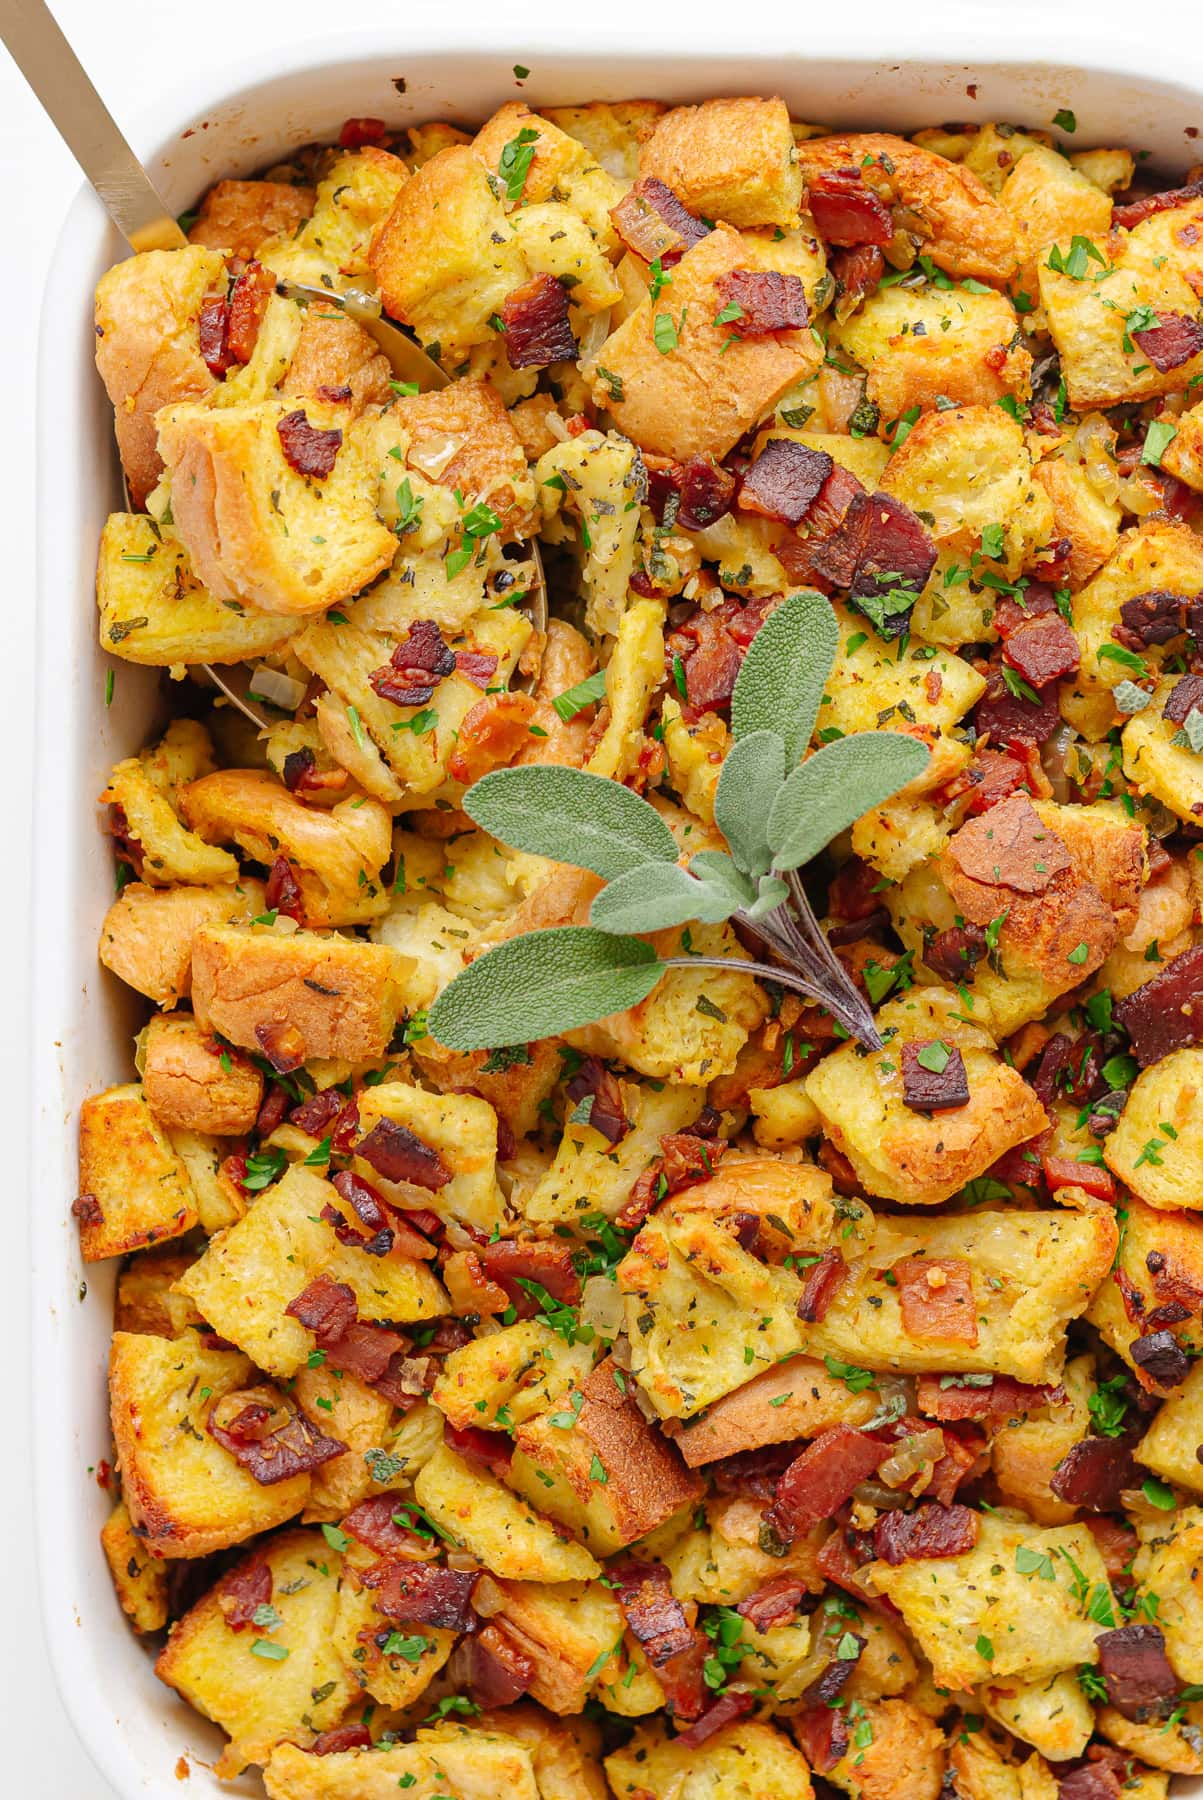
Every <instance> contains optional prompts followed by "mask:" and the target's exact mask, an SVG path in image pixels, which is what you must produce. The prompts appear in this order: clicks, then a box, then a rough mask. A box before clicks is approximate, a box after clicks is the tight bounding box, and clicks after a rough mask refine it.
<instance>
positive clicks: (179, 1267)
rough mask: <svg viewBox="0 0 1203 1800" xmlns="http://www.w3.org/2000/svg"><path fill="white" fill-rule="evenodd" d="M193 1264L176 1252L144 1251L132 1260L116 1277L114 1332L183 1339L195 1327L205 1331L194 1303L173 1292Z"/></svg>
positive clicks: (168, 1250) (184, 1254) (169, 1250)
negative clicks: (130, 1332) (174, 1285)
mask: <svg viewBox="0 0 1203 1800" xmlns="http://www.w3.org/2000/svg"><path fill="white" fill-rule="evenodd" d="M193 1261H195V1258H194V1257H192V1256H189V1255H187V1254H186V1253H184V1252H181V1251H179V1250H176V1249H167V1250H144V1251H142V1253H141V1254H140V1255H138V1256H135V1257H132V1258H131V1260H130V1261H129V1262H128V1263H127V1264H126V1266H125V1268H124V1269H122V1271H121V1273H120V1275H118V1277H117V1299H116V1302H115V1305H114V1309H113V1327H114V1329H115V1330H116V1331H134V1332H144V1333H146V1334H148V1335H149V1336H150V1337H165V1338H175V1337H182V1336H183V1334H184V1332H185V1331H187V1329H188V1328H189V1326H193V1325H194V1326H196V1327H197V1328H198V1329H200V1330H203V1329H204V1320H203V1319H202V1318H201V1316H200V1314H199V1313H198V1312H197V1310H196V1308H195V1307H194V1306H193V1304H192V1302H191V1300H189V1299H188V1298H187V1296H186V1295H184V1294H177V1293H175V1292H173V1284H174V1283H175V1282H177V1281H178V1280H179V1278H180V1276H181V1275H182V1274H183V1273H184V1271H185V1269H187V1268H188V1267H189V1265H190V1264H191V1263H192V1262H193Z"/></svg>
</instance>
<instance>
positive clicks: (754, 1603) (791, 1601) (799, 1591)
mask: <svg viewBox="0 0 1203 1800" xmlns="http://www.w3.org/2000/svg"><path fill="white" fill-rule="evenodd" d="M806 1594H807V1587H806V1583H805V1582H804V1581H802V1580H800V1579H799V1577H798V1576H797V1575H774V1577H773V1579H772V1580H771V1581H766V1582H765V1584H764V1586H763V1587H758V1588H757V1590H756V1592H755V1593H754V1594H749V1595H748V1597H747V1599H746V1600H740V1601H739V1602H738V1603H737V1605H736V1608H735V1610H736V1612H737V1613H740V1614H742V1616H743V1617H744V1618H745V1619H746V1620H747V1621H748V1624H749V1625H750V1626H751V1627H752V1629H753V1631H771V1630H772V1628H773V1626H774V1625H780V1624H782V1623H783V1622H784V1621H785V1620H786V1619H791V1618H792V1617H793V1615H794V1614H795V1613H796V1612H797V1610H798V1608H799V1607H800V1606H801V1604H802V1602H803V1600H804V1599H805V1598H806Z"/></svg>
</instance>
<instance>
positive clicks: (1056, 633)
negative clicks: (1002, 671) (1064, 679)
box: [1003, 613, 1082, 688]
mask: <svg viewBox="0 0 1203 1800" xmlns="http://www.w3.org/2000/svg"><path fill="white" fill-rule="evenodd" d="M1081 660H1082V653H1081V650H1080V649H1079V648H1078V640H1077V638H1076V637H1075V636H1074V634H1073V632H1072V631H1071V630H1070V629H1069V626H1068V625H1067V624H1066V623H1065V620H1064V619H1063V618H1062V617H1061V615H1060V613H1047V614H1045V616H1044V617H1043V618H1038V619H1031V620H1029V621H1028V623H1027V624H1025V625H1021V626H1020V627H1019V630H1018V631H1015V632H1012V634H1011V636H1010V637H1009V638H1008V639H1007V641H1006V643H1005V644H1004V646H1003V661H1004V662H1005V663H1009V664H1010V666H1011V667H1012V668H1013V669H1018V671H1019V673H1020V674H1021V675H1022V677H1023V679H1024V680H1025V681H1026V682H1028V683H1029V684H1030V685H1031V686H1032V687H1034V688H1043V687H1047V686H1048V684H1049V682H1050V681H1057V680H1059V679H1060V677H1061V676H1062V675H1072V674H1073V672H1074V670H1075V669H1076V668H1077V667H1078V665H1079V663H1080V662H1081Z"/></svg>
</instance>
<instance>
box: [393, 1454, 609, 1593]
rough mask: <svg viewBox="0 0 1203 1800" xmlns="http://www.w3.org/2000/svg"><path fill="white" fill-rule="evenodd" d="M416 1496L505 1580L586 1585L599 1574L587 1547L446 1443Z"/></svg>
mask: <svg viewBox="0 0 1203 1800" xmlns="http://www.w3.org/2000/svg"><path fill="white" fill-rule="evenodd" d="M414 1498H415V1499H416V1500H417V1502H418V1504H419V1506H421V1507H423V1508H425V1510H426V1511H427V1512H428V1513H429V1514H430V1517H431V1518H432V1519H433V1520H434V1521H435V1523H436V1524H437V1525H439V1526H441V1527H442V1529H443V1530H444V1531H446V1532H448V1533H449V1534H450V1535H451V1537H453V1538H454V1539H455V1541H456V1543H457V1544H459V1545H460V1546H461V1548H463V1549H465V1550H467V1551H469V1552H470V1554H471V1555H473V1556H475V1557H476V1558H477V1560H478V1561H479V1562H480V1565H481V1567H482V1568H485V1569H488V1570H489V1571H490V1572H491V1573H492V1574H494V1575H497V1576H500V1577H501V1578H502V1579H508V1580H511V1581H538V1582H556V1581H588V1580H589V1579H590V1578H591V1577H592V1576H594V1575H596V1574H598V1573H599V1566H598V1564H597V1563H596V1562H595V1561H594V1559H593V1557H592V1556H591V1555H590V1554H589V1552H588V1550H586V1549H585V1548H584V1546H583V1545H581V1544H577V1543H573V1542H572V1541H571V1540H570V1539H568V1538H567V1537H566V1535H565V1534H564V1533H563V1531H562V1530H561V1529H560V1528H559V1527H556V1526H553V1525H551V1524H550V1523H549V1522H548V1521H547V1520H546V1519H544V1518H541V1517H540V1516H539V1514H538V1513H536V1512H534V1511H533V1510H532V1508H531V1507H530V1506H528V1505H527V1503H526V1501H525V1500H523V1499H521V1498H520V1497H519V1496H518V1495H517V1494H515V1493H513V1492H511V1490H510V1489H509V1488H507V1487H503V1485H502V1484H501V1482H499V1481H496V1480H495V1479H494V1478H493V1477H492V1476H491V1475H489V1474H486V1473H485V1472H484V1471H483V1470H481V1469H479V1468H477V1467H476V1466H475V1465H473V1464H470V1463H467V1462H465V1461H464V1459H463V1458H462V1457H460V1456H457V1455H456V1454H455V1452H454V1450H450V1449H448V1448H447V1446H446V1445H442V1446H440V1448H439V1449H437V1450H436V1451H435V1453H434V1455H433V1456H432V1457H431V1458H430V1460H429V1461H428V1462H427V1463H425V1464H424V1465H423V1466H422V1468H421V1469H420V1470H419V1471H418V1476H417V1480H416V1481H415V1482H414Z"/></svg>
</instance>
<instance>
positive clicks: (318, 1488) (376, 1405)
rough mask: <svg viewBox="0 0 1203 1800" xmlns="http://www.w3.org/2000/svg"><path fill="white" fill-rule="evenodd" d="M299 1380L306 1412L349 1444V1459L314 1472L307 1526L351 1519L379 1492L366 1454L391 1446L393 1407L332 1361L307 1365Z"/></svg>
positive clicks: (339, 1458)
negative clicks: (350, 1515) (320, 1521)
mask: <svg viewBox="0 0 1203 1800" xmlns="http://www.w3.org/2000/svg"><path fill="white" fill-rule="evenodd" d="M294 1381H295V1386H294V1388H293V1392H294V1394H295V1395H296V1398H297V1402H298V1404H299V1405H300V1407H301V1409H302V1411H304V1412H305V1413H307V1414H308V1415H309V1417H310V1418H311V1419H319V1420H320V1421H321V1426H322V1430H323V1431H324V1432H325V1433H326V1435H327V1436H328V1437H333V1438H337V1439H338V1441H339V1443H340V1444H345V1445H346V1446H347V1449H346V1454H345V1455H343V1456H334V1457H331V1459H330V1461H329V1462H327V1463H323V1464H322V1466H321V1468H320V1469H315V1470H314V1471H313V1487H312V1489H311V1490H310V1494H309V1503H308V1505H307V1506H306V1508H305V1523H306V1524H307V1525H308V1524H310V1523H311V1522H312V1521H313V1520H315V1519H342V1518H345V1517H346V1515H347V1514H348V1513H349V1512H350V1511H351V1508H352V1507H353V1506H357V1505H358V1504H359V1502H360V1501H361V1500H363V1499H366V1497H367V1496H368V1495H369V1494H370V1493H371V1492H372V1491H373V1488H374V1485H375V1484H374V1483H373V1480H372V1473H371V1469H370V1467H369V1465H368V1464H367V1463H366V1462H365V1461H364V1453H365V1451H368V1450H373V1449H379V1448H382V1447H383V1446H384V1444H385V1443H386V1442H388V1440H389V1437H390V1435H391V1434H390V1426H391V1424H392V1420H393V1415H394V1408H393V1404H392V1402H391V1401H390V1400H386V1399H385V1398H384V1397H383V1395H381V1394H378V1393H377V1392H376V1391H375V1389H374V1388H370V1387H368V1386H367V1384H366V1383H365V1382H362V1381H360V1380H359V1379H358V1377H357V1376H354V1375H351V1374H348V1373H347V1371H346V1370H345V1369H338V1368H335V1367H333V1366H332V1363H331V1359H330V1358H329V1357H327V1358H326V1359H325V1360H324V1361H323V1362H322V1363H320V1364H319V1365H318V1366H317V1367H316V1368H313V1369H311V1368H309V1367H308V1366H307V1365H305V1364H302V1366H301V1367H300V1368H299V1369H298V1370H297V1372H296V1375H295V1377H294ZM415 1410H417V1409H415Z"/></svg>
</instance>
